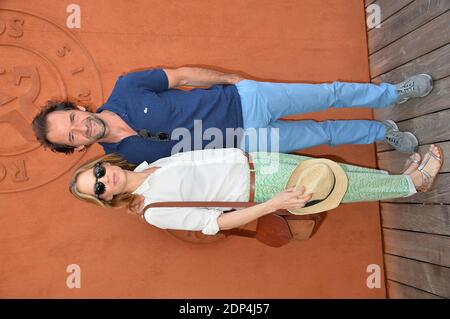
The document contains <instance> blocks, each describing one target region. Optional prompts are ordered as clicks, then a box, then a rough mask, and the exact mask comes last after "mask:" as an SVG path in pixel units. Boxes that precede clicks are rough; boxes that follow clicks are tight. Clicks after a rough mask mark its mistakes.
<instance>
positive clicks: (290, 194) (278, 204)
mask: <svg viewBox="0 0 450 319" xmlns="http://www.w3.org/2000/svg"><path fill="white" fill-rule="evenodd" d="M294 189H295V188H294V187H291V188H288V189H286V190H284V191H282V192H281V193H278V194H277V195H275V196H274V197H273V198H272V199H270V200H268V201H267V202H268V203H270V205H271V206H272V207H273V208H274V209H275V210H278V209H299V208H302V207H304V206H305V204H306V203H307V202H308V201H309V200H311V197H312V194H308V195H303V194H304V193H305V187H303V186H302V187H300V189H299V190H297V191H295V190H294Z"/></svg>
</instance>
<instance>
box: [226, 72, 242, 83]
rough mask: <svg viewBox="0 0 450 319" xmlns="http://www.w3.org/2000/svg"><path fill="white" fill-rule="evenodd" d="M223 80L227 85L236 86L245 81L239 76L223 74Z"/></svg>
mask: <svg viewBox="0 0 450 319" xmlns="http://www.w3.org/2000/svg"><path fill="white" fill-rule="evenodd" d="M225 78H226V80H227V82H228V84H236V83H238V82H240V81H242V80H245V78H243V77H242V76H240V75H239V74H225Z"/></svg>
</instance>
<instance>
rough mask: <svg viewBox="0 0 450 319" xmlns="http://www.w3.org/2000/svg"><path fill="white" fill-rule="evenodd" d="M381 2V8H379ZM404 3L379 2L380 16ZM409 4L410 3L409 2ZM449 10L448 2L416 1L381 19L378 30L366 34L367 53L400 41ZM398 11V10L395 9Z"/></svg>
mask: <svg viewBox="0 0 450 319" xmlns="http://www.w3.org/2000/svg"><path fill="white" fill-rule="evenodd" d="M381 2H383V6H381ZM404 2H405V1H392V0H388V1H379V2H378V3H377V4H379V5H380V7H381V12H382V16H383V15H385V14H386V13H387V12H386V11H389V12H390V11H391V10H395V9H397V8H402V5H403V6H404ZM409 2H411V1H409ZM449 9H450V1H448V0H418V1H414V2H413V3H411V4H410V5H408V6H407V7H405V8H403V9H402V10H401V11H399V12H397V13H396V14H395V15H393V16H392V17H391V18H390V19H388V20H386V21H384V20H385V18H384V17H383V18H382V19H383V20H382V26H381V27H380V28H373V29H372V30H370V31H369V32H368V45H369V53H370V54H372V53H374V52H376V51H378V50H380V49H382V48H384V47H385V46H386V45H388V44H390V43H392V42H394V41H396V40H397V39H400V38H401V37H402V36H404V35H405V34H407V33H409V32H411V31H413V30H415V29H417V28H419V27H420V26H422V25H424V24H425V23H427V22H429V21H430V20H432V19H433V18H435V17H437V16H439V15H441V14H442V13H444V12H446V11H447V10H449ZM397 10H398V9H397Z"/></svg>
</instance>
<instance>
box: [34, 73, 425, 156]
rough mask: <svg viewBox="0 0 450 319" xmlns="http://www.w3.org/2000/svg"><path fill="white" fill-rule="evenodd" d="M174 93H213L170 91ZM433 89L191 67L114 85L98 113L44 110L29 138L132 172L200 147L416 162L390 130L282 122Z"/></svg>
mask: <svg viewBox="0 0 450 319" xmlns="http://www.w3.org/2000/svg"><path fill="white" fill-rule="evenodd" d="M179 86H210V87H209V88H206V89H205V88H194V89H192V90H190V91H187V90H179V89H175V88H176V87H179ZM432 88H433V80H432V78H431V77H430V76H429V75H426V74H420V75H416V76H413V77H410V78H408V79H406V80H405V81H404V82H401V83H399V84H396V85H393V84H388V83H381V84H380V85H376V84H361V83H343V82H333V83H331V84H328V83H323V84H286V83H269V82H257V81H252V80H245V79H243V78H242V77H240V76H239V75H236V74H224V73H221V72H217V71H213V70H208V69H203V68H195V67H181V68H177V69H167V68H164V69H152V70H146V71H139V72H132V73H128V74H126V75H124V76H120V77H119V79H118V80H117V82H116V84H115V87H114V89H113V91H112V93H111V96H110V97H109V98H108V100H107V101H106V103H105V104H104V105H103V106H101V107H100V108H99V109H97V111H96V113H91V112H88V111H87V110H86V109H85V108H83V107H81V106H78V105H75V104H73V103H70V102H67V101H66V102H61V103H57V102H52V101H49V105H47V107H46V108H44V109H43V110H42V111H41V112H40V113H39V114H38V115H37V116H36V117H35V119H34V121H33V129H34V131H35V133H36V136H37V138H38V140H39V141H40V142H41V143H42V144H43V145H44V146H45V147H49V148H51V149H52V150H53V151H57V152H63V153H71V152H73V151H74V150H76V151H79V150H83V149H85V148H86V147H87V146H89V145H91V144H93V143H100V144H101V145H102V146H103V148H104V150H105V152H106V153H112V152H115V153H119V154H120V155H122V156H123V157H124V158H125V159H127V160H128V161H129V162H132V163H141V162H143V161H147V162H153V161H155V160H157V159H159V158H161V157H166V156H170V155H171V154H172V153H176V152H179V151H189V150H193V149H201V148H212V147H239V148H241V149H243V150H245V151H256V150H258V151H275V152H277V151H279V152H292V151H295V150H299V149H303V148H307V147H312V146H315V145H320V144H328V145H339V144H370V143H373V142H375V141H382V140H384V141H386V142H387V143H389V144H390V145H392V146H393V147H394V148H395V149H397V150H399V151H401V152H408V153H412V152H414V151H415V149H416V148H417V146H418V141H417V139H416V137H415V136H414V135H413V134H412V133H410V132H400V131H399V130H398V127H397V126H396V124H395V123H394V122H393V121H385V122H379V121H370V120H341V121H331V120H330V121H322V122H316V121H312V120H302V121H282V120H279V118H281V117H284V116H287V115H292V114H303V113H308V112H315V111H320V110H324V109H326V108H328V107H330V106H333V107H373V108H382V107H387V106H390V105H393V104H395V103H403V102H405V101H406V100H407V99H409V98H414V97H423V96H426V95H427V94H429V93H430V92H431V90H432ZM239 130H240V133H239ZM236 131H238V132H237V133H236ZM255 136H256V138H257V140H256V142H255V140H254V139H252V137H253V138H254V137H255ZM180 137H182V138H181V139H180ZM180 143H181V144H180ZM180 145H182V146H183V147H180Z"/></svg>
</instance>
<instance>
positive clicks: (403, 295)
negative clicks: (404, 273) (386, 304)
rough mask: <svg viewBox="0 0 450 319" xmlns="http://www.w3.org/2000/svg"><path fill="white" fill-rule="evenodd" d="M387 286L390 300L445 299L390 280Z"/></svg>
mask: <svg viewBox="0 0 450 319" xmlns="http://www.w3.org/2000/svg"><path fill="white" fill-rule="evenodd" d="M386 286H387V287H386V288H387V292H388V298H389V299H444V298H443V297H439V296H436V295H433V294H430V293H428V292H425V291H422V290H419V289H416V288H413V287H409V286H406V285H403V284H401V283H398V282H395V281H392V280H388V281H387V285H386Z"/></svg>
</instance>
